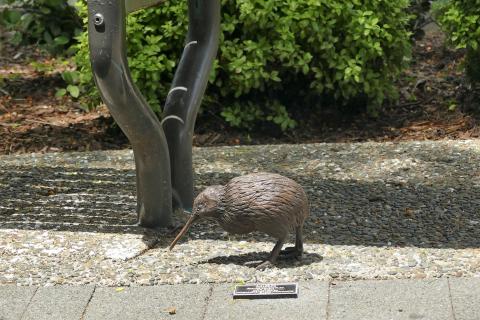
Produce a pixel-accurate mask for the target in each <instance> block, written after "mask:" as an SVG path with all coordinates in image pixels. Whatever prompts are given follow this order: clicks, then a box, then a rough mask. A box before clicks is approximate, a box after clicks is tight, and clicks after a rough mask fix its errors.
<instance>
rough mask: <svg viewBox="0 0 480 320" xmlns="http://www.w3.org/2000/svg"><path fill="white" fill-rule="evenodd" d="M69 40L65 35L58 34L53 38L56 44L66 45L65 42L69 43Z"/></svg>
mask: <svg viewBox="0 0 480 320" xmlns="http://www.w3.org/2000/svg"><path fill="white" fill-rule="evenodd" d="M69 41H70V40H69V39H68V38H67V37H65V36H58V37H56V38H55V39H53V42H55V44H57V45H64V44H67V43H68V42H69Z"/></svg>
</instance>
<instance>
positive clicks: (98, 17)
mask: <svg viewBox="0 0 480 320" xmlns="http://www.w3.org/2000/svg"><path fill="white" fill-rule="evenodd" d="M104 23H105V19H104V18H103V14H101V13H97V14H95V15H94V16H93V24H95V25H96V26H97V27H100V26H103V24H104Z"/></svg>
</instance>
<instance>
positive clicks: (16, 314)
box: [0, 285, 36, 320]
mask: <svg viewBox="0 0 480 320" xmlns="http://www.w3.org/2000/svg"><path fill="white" fill-rule="evenodd" d="M35 290H36V288H35V287H16V286H10V285H9V286H0V320H17V319H20V318H21V317H22V314H23V313H24V312H25V310H26V308H27V306H28V304H29V302H30V300H31V299H32V296H33V294H34V293H35Z"/></svg>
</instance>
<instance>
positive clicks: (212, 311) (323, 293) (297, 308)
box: [204, 281, 328, 320]
mask: <svg viewBox="0 0 480 320" xmlns="http://www.w3.org/2000/svg"><path fill="white" fill-rule="evenodd" d="M234 288H235V285H233V284H232V285H219V286H216V287H214V289H213V294H212V297H211V299H210V301H209V304H208V306H207V312H206V314H205V318H204V319H264V320H268V319H272V320H282V319H294V318H297V319H316V320H323V319H326V314H327V313H326V307H327V300H328V283H327V282H320V281H310V282H304V283H300V285H299V290H300V292H299V297H298V298H297V299H259V300H243V299H242V300H233V297H232V294H233V291H234Z"/></svg>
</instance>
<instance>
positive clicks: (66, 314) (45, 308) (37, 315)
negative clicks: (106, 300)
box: [22, 286, 94, 320]
mask: <svg viewBox="0 0 480 320" xmlns="http://www.w3.org/2000/svg"><path fill="white" fill-rule="evenodd" d="M93 289H94V287H93V286H59V287H45V288H39V289H38V290H37V292H36V293H35V296H34V297H33V299H32V301H31V303H30V304H29V306H28V309H27V311H26V312H25V314H24V316H23V317H22V320H30V319H31V320H42V319H45V320H55V319H59V320H63V319H72V320H73V319H80V318H81V316H82V313H83V311H84V310H85V307H86V306H87V303H88V300H89V299H90V297H91V296H92V293H93Z"/></svg>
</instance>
